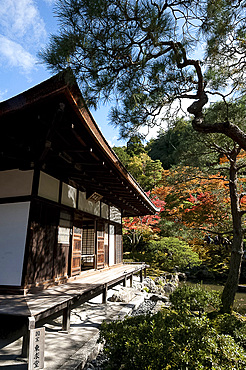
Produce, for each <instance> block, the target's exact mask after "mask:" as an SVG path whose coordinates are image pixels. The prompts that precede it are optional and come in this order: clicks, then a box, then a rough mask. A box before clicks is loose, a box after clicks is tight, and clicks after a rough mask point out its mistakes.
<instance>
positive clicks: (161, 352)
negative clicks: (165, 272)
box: [100, 287, 246, 370]
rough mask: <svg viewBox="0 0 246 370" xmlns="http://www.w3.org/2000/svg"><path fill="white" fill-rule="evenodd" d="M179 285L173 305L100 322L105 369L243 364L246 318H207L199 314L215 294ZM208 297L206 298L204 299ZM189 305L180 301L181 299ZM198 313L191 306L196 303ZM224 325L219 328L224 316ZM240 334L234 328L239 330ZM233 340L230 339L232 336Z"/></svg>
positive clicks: (223, 368)
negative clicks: (117, 319) (116, 319)
mask: <svg viewBox="0 0 246 370" xmlns="http://www.w3.org/2000/svg"><path fill="white" fill-rule="evenodd" d="M195 290H196V289H195V288H194V289H193V290H187V289H186V287H183V288H180V289H179V290H178V291H177V292H176V294H175V293H173V294H172V299H173V302H174V306H175V308H176V309H177V310H167V309H164V310H162V311H159V312H158V313H157V314H155V315H152V316H150V315H146V316H144V315H141V316H137V317H129V318H126V319H125V320H123V321H115V322H111V323H106V322H104V323H103V324H102V326H101V330H100V340H101V341H106V342H105V347H104V349H105V352H106V354H107V355H108V356H109V363H108V364H107V366H106V368H107V369H115V370H118V369H122V370H123V369H127V370H128V369H129V370H131V369H141V370H145V369H146V370H147V369H148V370H163V369H169V370H185V369H189V370H197V369H214V370H216V369H218V370H229V369H235V370H236V369H238V370H242V369H244V368H245V367H246V352H245V351H244V349H243V348H242V347H241V346H240V345H242V346H244V341H245V338H246V333H245V331H244V330H245V324H244V323H242V322H239V321H238V320H237V319H234V318H233V317H232V316H231V315H228V316H220V315H219V316H217V317H218V318H217V319H216V320H215V319H212V320H210V319H209V316H207V315H206V314H202V312H203V311H206V310H207V309H208V308H209V305H212V306H213V307H218V297H217V295H216V294H215V295H214V294H212V293H210V294H208V293H207V292H204V291H202V289H200V288H198V291H197V292H196V291H195ZM207 298H208V300H209V303H208V302H207V301H206V299H207ZM187 300H188V302H189V303H188V305H187V307H186V309H185V310H184V309H183V308H184V307H185V304H186V301H187ZM197 305H198V306H199V310H200V312H201V315H200V317H198V316H196V315H194V314H193V313H192V312H191V311H190V310H193V309H197ZM228 320H229V322H230V325H229V330H226V329H223V328H224V326H225V324H226V321H228ZM238 330H240V335H238V334H236V333H239V331H238ZM234 338H235V339H236V341H237V343H236V341H235V339H234Z"/></svg>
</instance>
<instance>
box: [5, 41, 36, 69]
mask: <svg viewBox="0 0 246 370" xmlns="http://www.w3.org/2000/svg"><path fill="white" fill-rule="evenodd" d="M0 62H2V63H7V64H8V65H9V66H10V67H18V68H21V69H22V70H23V71H24V72H25V73H28V72H30V71H31V70H32V69H34V68H35V63H36V59H35V57H34V56H33V55H32V54H30V53H29V52H28V51H26V50H25V49H24V48H23V47H22V46H21V45H20V44H18V43H16V42H14V41H11V40H9V39H8V38H7V37H4V36H2V35H0Z"/></svg>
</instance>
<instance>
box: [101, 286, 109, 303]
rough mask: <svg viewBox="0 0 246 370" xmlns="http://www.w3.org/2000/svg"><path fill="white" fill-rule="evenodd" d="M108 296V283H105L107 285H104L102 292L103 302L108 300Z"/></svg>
mask: <svg viewBox="0 0 246 370" xmlns="http://www.w3.org/2000/svg"><path fill="white" fill-rule="evenodd" d="M107 297H108V284H105V287H104V289H103V293H102V303H106V302H107Z"/></svg>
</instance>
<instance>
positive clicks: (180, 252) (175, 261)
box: [146, 238, 201, 271]
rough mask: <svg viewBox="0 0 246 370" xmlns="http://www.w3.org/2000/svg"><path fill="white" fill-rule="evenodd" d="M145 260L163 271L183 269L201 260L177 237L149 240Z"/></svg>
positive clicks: (197, 263)
mask: <svg viewBox="0 0 246 370" xmlns="http://www.w3.org/2000/svg"><path fill="white" fill-rule="evenodd" d="M146 261H147V262H149V263H150V264H151V266H155V267H157V268H159V269H161V270H163V271H173V269H174V268H178V270H179V271H183V270H185V269H186V268H187V267H188V266H189V267H192V266H195V265H199V264H200V263H201V260H200V259H199V257H198V254H197V253H196V252H193V250H192V249H191V248H190V246H189V245H188V244H187V243H185V242H184V241H181V240H179V239H177V238H161V239H160V240H151V241H150V242H149V243H148V245H147V247H146Z"/></svg>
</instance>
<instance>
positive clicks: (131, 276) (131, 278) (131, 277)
mask: <svg viewBox="0 0 246 370" xmlns="http://www.w3.org/2000/svg"><path fill="white" fill-rule="evenodd" d="M132 280H133V274H131V275H130V287H131V288H132Z"/></svg>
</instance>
